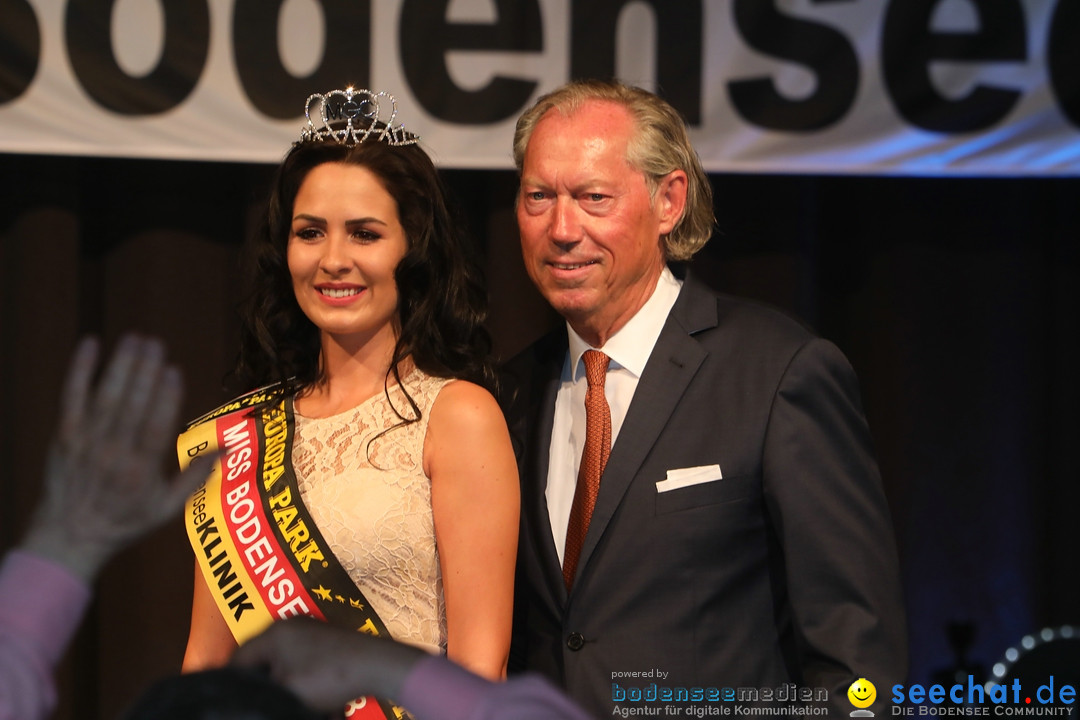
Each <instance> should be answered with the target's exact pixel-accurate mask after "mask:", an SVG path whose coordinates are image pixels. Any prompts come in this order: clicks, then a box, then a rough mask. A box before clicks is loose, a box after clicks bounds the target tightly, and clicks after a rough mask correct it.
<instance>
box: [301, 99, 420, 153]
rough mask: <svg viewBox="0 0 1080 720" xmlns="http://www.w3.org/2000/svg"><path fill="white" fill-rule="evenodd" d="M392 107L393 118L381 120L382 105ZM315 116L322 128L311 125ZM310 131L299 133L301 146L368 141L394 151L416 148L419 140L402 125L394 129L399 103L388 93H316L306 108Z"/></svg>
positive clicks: (305, 112)
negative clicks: (325, 142) (385, 101)
mask: <svg viewBox="0 0 1080 720" xmlns="http://www.w3.org/2000/svg"><path fill="white" fill-rule="evenodd" d="M380 99H382V100H387V101H389V103H390V118H389V119H388V120H385V121H383V120H380V119H379V113H380V111H381V108H380V104H379V101H380ZM312 114H314V115H315V116H316V118H321V120H322V126H321V127H318V126H316V125H315V123H314V122H312ZM304 117H306V118H307V127H306V128H304V129H303V131H302V132H301V133H300V142H311V141H317V140H333V141H337V142H339V143H341V144H342V145H358V144H360V143H362V142H364V141H365V140H367V139H368V138H369V137H370V138H371V139H372V140H375V141H376V142H384V143H386V144H387V145H390V146H392V147H397V146H400V145H414V144H416V142H417V141H419V140H420V136H419V135H416V134H415V133H411V132H409V131H408V130H406V129H405V126H404V125H402V124H401V123H398V125H396V126H395V125H394V118H396V117H397V100H395V99H394V96H393V95H391V94H390V93H386V92H374V91H372V90H357V89H354V88H351V87H347V88H345V89H344V90H331V91H330V92H327V93H316V94H314V95H312V96H310V97H309V98H308V99H307V102H306V103H305V104H304Z"/></svg>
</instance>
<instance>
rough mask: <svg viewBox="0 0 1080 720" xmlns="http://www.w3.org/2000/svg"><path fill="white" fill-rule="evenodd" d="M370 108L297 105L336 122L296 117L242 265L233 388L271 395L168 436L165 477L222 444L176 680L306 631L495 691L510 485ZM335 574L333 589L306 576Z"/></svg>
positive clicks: (419, 173) (473, 321)
mask: <svg viewBox="0 0 1080 720" xmlns="http://www.w3.org/2000/svg"><path fill="white" fill-rule="evenodd" d="M386 99H389V101H390V102H391V103H392V102H393V99H392V98H390V97H389V96H387V95H384V94H381V93H380V94H374V93H370V92H368V91H353V90H352V89H348V90H345V91H334V92H333V93H328V94H327V95H325V96H323V95H316V96H312V98H311V99H309V100H308V105H309V107H308V117H309V118H310V117H311V106H312V104H313V103H315V104H316V105H321V106H322V107H321V109H322V116H323V119H324V121H325V120H326V118H327V117H334V116H337V117H341V118H343V120H342V121H341V123H332V122H331V123H328V124H327V126H326V127H321V128H316V127H315V125H314V124H313V123H312V122H311V121H310V120H309V129H308V131H306V132H305V133H304V135H303V136H302V139H301V141H300V142H298V143H296V144H295V145H294V146H293V148H292V149H291V150H290V151H289V153H288V154H287V155H286V157H285V159H284V161H283V162H282V164H281V166H280V167H279V169H278V171H277V174H276V176H275V181H274V185H273V189H272V192H271V195H270V198H269V205H268V212H267V217H266V227H265V228H264V230H263V231H261V232H260V233H259V234H258V236H257V238H256V240H255V242H254V243H253V251H252V253H251V255H252V256H253V257H252V258H251V259H252V260H253V269H254V278H253V280H254V284H255V285H254V292H253V294H252V297H251V299H250V302H249V303H248V305H247V307H246V311H245V324H246V328H245V335H244V337H243V339H242V343H241V355H240V363H239V367H238V373H239V375H240V377H241V378H243V379H244V380H246V381H247V385H246V386H247V387H253V386H259V385H266V384H268V383H274V384H273V385H271V386H270V387H269V388H264V389H263V390H262V391H260V392H257V393H256V394H254V395H249V396H247V397H246V398H241V399H240V400H238V401H237V402H234V403H233V404H231V405H228V406H226V407H224V408H222V409H220V410H219V411H217V412H215V413H211V414H210V416H209V419H207V420H205V421H196V423H194V424H193V425H194V427H193V428H192V429H191V430H189V432H188V433H185V435H184V436H182V438H181V443H180V452H181V458H182V459H183V458H185V457H187V456H192V455H196V454H199V453H200V452H205V451H208V450H213V449H214V448H215V447H216V446H217V445H218V444H223V445H224V446H225V447H226V448H227V453H226V454H225V456H224V459H223V460H222V463H221V475H223V476H224V477H223V479H222V484H221V486H220V488H216V487H210V488H208V489H207V491H206V492H205V493H204V492H203V491H200V492H199V493H196V495H195V496H194V497H193V500H192V503H191V504H190V506H189V512H188V520H189V522H188V525H189V528H188V529H189V535H190V537H191V539H192V544H193V547H194V549H195V555H196V558H197V560H198V564H197V567H196V576H197V577H196V583H195V596H194V602H193V607H192V619H191V634H190V637H189V641H188V647H187V652H186V654H185V658H184V668H185V670H196V669H202V668H208V667H213V666H218V665H221V664H223V663H224V662H225V661H226V660H227V659H228V657H229V656H230V655H231V653H232V650H233V649H234V648H235V647H236V640H235V639H234V637H235V638H238V639H239V640H241V641H242V640H244V639H246V638H247V637H249V636H250V635H252V634H254V633H255V632H257V631H259V630H261V628H262V627H264V626H265V624H266V623H268V622H270V621H271V620H273V619H278V618H283V617H288V616H290V615H294V614H313V615H315V616H317V617H319V616H325V617H326V619H329V620H330V621H332V622H338V623H341V624H347V625H349V626H352V627H356V628H359V629H363V630H367V631H369V632H375V633H377V634H384V633H386V632H388V633H389V634H390V635H391V636H392V637H394V638H395V639H397V640H401V641H404V642H408V643H412V644H415V645H419V646H421V647H425V648H427V649H429V650H431V651H443V652H445V653H446V654H447V655H448V656H449V657H450V658H451V659H453V660H455V661H457V662H459V663H461V664H462V665H464V666H466V667H468V668H470V669H471V670H473V671H475V672H477V673H479V674H481V675H484V676H487V677H489V678H496V679H497V678H501V677H503V676H504V675H505V667H506V659H507V655H508V652H509V644H510V621H511V605H512V593H513V566H514V556H515V552H516V543H517V523H518V484H517V470H516V465H515V461H514V456H513V451H512V449H511V446H510V440H509V435H508V433H507V429H506V424H505V421H504V420H503V417H502V414H501V412H500V410H499V408H498V405H497V404H496V403H495V400H494V399H493V398H492V396H491V394H490V393H489V392H488V390H486V389H484V387H482V385H481V384H482V383H487V382H489V379H490V378H491V377H492V373H491V368H490V365H489V360H488V355H487V351H488V349H489V342H488V338H487V336H486V334H485V332H484V330H483V328H482V325H481V323H482V320H483V318H484V313H483V308H484V298H483V293H482V291H481V288H480V286H479V284H478V282H477V272H476V270H475V267H474V266H473V265H472V264H471V262H470V261H468V260H467V258H468V256H469V253H468V248H467V246H466V243H465V242H464V240H463V238H462V237H461V236H460V233H459V230H458V226H457V225H456V224H455V223H454V222H453V219H452V217H451V214H450V212H449V209H448V207H447V205H446V201H445V192H444V189H443V186H442V184H441V181H440V179H439V176H438V174H437V172H436V170H435V168H434V166H433V165H432V163H431V160H430V159H429V158H428V156H427V154H426V153H425V152H424V151H423V150H422V149H421V148H420V147H419V146H418V145H416V144H415V140H416V138H415V136H412V135H410V134H409V133H406V132H405V131H404V130H403V129H402V128H401V127H400V126H398V127H393V126H392V121H393V117H391V120H390V123H388V124H383V123H382V122H379V121H378V112H379V110H378V103H379V101H380V100H386ZM241 407H242V409H238V408H241ZM249 408H253V409H249ZM234 417H235V418H239V420H237V423H248V424H247V425H242V424H233V421H232V420H231V419H230V418H234ZM215 423H216V426H215V425H214V424H215ZM208 426H214V427H216V428H217V429H216V430H212V431H204V430H205V428H206V427H208ZM249 430H250V433H249V432H248V431H249ZM200 433H201V434H200ZM204 438H205V439H204ZM282 438H285V440H282ZM249 443H250V445H249ZM282 443H286V444H282ZM256 445H258V448H257V449H256V447H255V446H256ZM286 450H288V452H285V451H286ZM260 453H261V454H260ZM282 457H285V461H284V462H283V461H282ZM288 459H291V460H292V465H293V468H292V469H290V468H289V467H288V464H289V463H288ZM291 470H295V477H296V480H295V485H293V486H290V485H287V484H284V483H286V480H287V478H288V477H289V476H290V475H291ZM257 496H258V497H257ZM260 512H261V514H260ZM260 518H261V519H260ZM230 523H231V525H230V527H231V531H229V532H226V531H225V529H224V526H225V525H229V524H230ZM312 525H313V526H314V527H311V526H312ZM264 536H265V540H266V541H265V542H264ZM275 539H276V543H275V542H272V541H273V540H275ZM219 541H221V542H219ZM230 543H231V550H230V553H231V554H225V549H226V546H229V545H230ZM271 548H275V549H276V551H277V555H274V554H272V553H271V552H270V549H271ZM331 553H332V556H331ZM275 558H276V559H275ZM335 560H336V561H337V563H340V569H342V570H344V571H345V572H346V573H347V576H348V577H347V578H346V579H345V580H344V581H343V582H338V584H337V585H336V586H335V585H332V584H331V582H332V581H333V577H338V579H339V580H340V578H342V577H344V575H340V574H339V575H337V576H333V577H331V579H330V580H325V579H323V578H321V577H315V576H314V574H315V573H319V572H330V573H332V572H334V571H336V570H337V563H335ZM287 570H291V571H292V572H293V575H290V574H288V573H287V572H286V571H287ZM309 575H310V577H309ZM234 576H235V577H234ZM294 576H295V580H293V579H292V578H293V577H294ZM350 581H351V583H350ZM346 585H348V587H345V586H346ZM298 586H303V588H304V589H306V590H307V592H306V594H305V593H304V592H302V591H301V589H300V587H298ZM215 596H216V598H215ZM260 598H261V600H262V602H261V603H260V602H259V600H260ZM372 611H374V613H373V614H371V615H370V616H369V613H371V612H372ZM348 612H354V613H359V614H357V615H356V616H355V617H350V616H348ZM335 613H339V614H340V613H345V614H344V615H342V616H340V619H336V620H335V615H334V614H335Z"/></svg>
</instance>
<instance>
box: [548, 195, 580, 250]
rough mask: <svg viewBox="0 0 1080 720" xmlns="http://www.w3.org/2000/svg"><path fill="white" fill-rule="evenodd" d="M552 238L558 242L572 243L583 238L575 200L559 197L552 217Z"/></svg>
mask: <svg viewBox="0 0 1080 720" xmlns="http://www.w3.org/2000/svg"><path fill="white" fill-rule="evenodd" d="M551 239H552V240H554V241H555V242H557V243H562V244H565V243H572V242H577V241H578V240H580V239H581V223H580V222H579V221H578V217H577V207H576V206H575V205H574V202H573V200H571V199H570V198H566V197H559V198H556V200H555V207H554V208H553V210H552V217H551Z"/></svg>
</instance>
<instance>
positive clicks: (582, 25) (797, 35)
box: [0, 0, 1080, 175]
mask: <svg viewBox="0 0 1080 720" xmlns="http://www.w3.org/2000/svg"><path fill="white" fill-rule="evenodd" d="M611 75H616V76H618V77H620V78H622V79H623V80H626V81H628V82H632V83H635V84H638V85H641V86H643V87H647V88H649V89H653V90H659V91H660V92H661V93H662V94H664V96H665V97H667V98H668V99H669V100H670V101H671V102H672V103H673V104H674V105H675V106H676V107H678V108H679V109H680V110H681V111H682V112H683V113H684V115H685V116H686V117H687V119H688V122H689V123H690V125H691V131H692V136H693V138H694V141H695V144H696V145H697V148H698V151H699V153H700V154H701V157H702V160H703V161H704V164H705V166H706V168H707V169H708V170H710V171H716V172H767V173H772V172H777V173H789V172H797V173H836V172H839V173H875V174H915V175H919V174H927V175H942V174H961V175H965V174H971V175H1024V174H1032V175H1076V174H1080V0H1057V1H1056V2H1055V1H1054V0H651V1H646V0H66V1H65V0H0V152H17V153H44V154H65V155H103V156H124V157H150V158H175V159H198V160H221V161H251V162H276V161H277V160H279V159H280V158H281V156H282V154H283V153H284V152H285V150H286V149H287V148H288V146H289V144H290V143H291V142H292V141H293V140H294V139H296V137H297V136H298V135H299V132H300V130H301V127H302V125H303V107H304V100H305V99H306V97H307V96H308V95H309V94H311V93H316V92H326V91H329V90H332V89H335V88H342V87H345V86H346V85H349V84H351V85H353V86H356V87H360V88H371V89H374V90H385V91H388V92H390V93H393V94H394V95H395V96H396V97H397V98H398V110H399V115H398V120H399V121H401V122H403V123H404V124H405V127H406V128H407V129H408V130H411V131H413V132H417V133H419V134H420V135H421V136H422V137H423V144H424V146H425V147H426V148H427V149H428V151H429V152H431V154H432V155H433V157H435V159H436V161H437V162H438V163H440V164H441V165H443V166H447V167H461V168H509V167H511V166H512V162H511V155H510V144H511V137H512V135H513V127H514V122H515V120H516V118H517V116H518V114H519V113H520V112H521V111H522V110H524V109H525V108H526V107H528V106H529V105H530V104H531V102H532V101H533V100H535V98H536V97H537V96H538V95H539V94H540V93H543V92H545V91H547V90H550V89H552V88H554V87H556V86H558V85H560V84H562V83H563V82H565V81H567V80H568V79H570V78H572V77H584V76H599V77H603V76H611Z"/></svg>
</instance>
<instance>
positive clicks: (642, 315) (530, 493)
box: [504, 81, 907, 716]
mask: <svg viewBox="0 0 1080 720" xmlns="http://www.w3.org/2000/svg"><path fill="white" fill-rule="evenodd" d="M514 156H515V162H516V164H517V168H518V172H519V174H520V182H521V187H520V192H519V196H518V201H517V218H518V224H519V227H520V231H521V246H522V254H523V256H524V261H525V265H526V268H527V270H528V272H529V275H530V277H531V278H532V280H533V282H534V283H535V284H536V286H537V287H538V288H539V289H540V292H541V293H542V294H543V295H544V297H545V298H546V299H547V300H548V302H549V303H550V304H551V305H552V306H553V307H554V308H555V309H556V310H557V311H558V312H559V313H560V314H561V315H562V316H563V317H564V318H565V319H566V324H567V327H566V329H565V330H564V329H561V328H560V329H559V330H558V331H556V332H555V333H553V334H551V335H549V336H547V337H545V338H543V339H541V340H540V341H539V342H537V343H536V344H535V345H534V346H533V347H531V348H529V349H528V350H526V351H525V352H524V353H523V354H522V355H520V356H519V357H517V358H515V359H514V360H513V361H511V363H509V365H508V367H507V375H508V377H507V382H506V385H505V393H504V397H505V401H504V403H505V406H506V412H507V417H508V420H509V424H510V429H511V433H512V435H513V436H514V438H515V441H516V442H517V443H518V445H519V447H518V450H519V453H520V457H519V463H520V472H521V479H522V508H523V510H522V532H521V536H520V552H519V567H518V572H519V586H518V588H517V591H516V594H517V598H518V601H519V608H518V611H517V617H516V627H515V641H514V648H513V650H512V652H511V661H512V662H513V663H515V664H516V665H518V666H523V667H524V668H525V669H529V670H538V671H540V672H542V673H544V674H546V675H547V676H549V677H551V678H552V679H554V680H555V681H556V682H558V683H561V684H562V685H563V686H564V687H565V688H566V689H567V691H568V693H569V694H570V695H571V697H573V698H575V699H576V700H578V701H579V702H580V703H582V704H583V705H584V707H585V708H586V709H588V710H590V711H591V712H593V713H595V714H597V715H598V716H610V715H612V713H613V711H614V710H615V709H616V708H629V707H641V706H651V707H652V708H659V706H661V705H676V706H678V705H682V706H683V707H687V706H688V705H690V704H693V705H702V704H709V703H710V701H711V702H712V703H713V704H724V703H725V702H726V703H727V705H728V707H729V708H730V707H732V706H733V705H734V704H737V703H738V704H748V703H751V702H755V701H756V702H757V703H759V704H761V705H772V706H774V707H775V706H779V705H791V704H796V705H798V706H800V707H801V706H805V705H814V704H816V705H818V706H821V705H823V704H827V705H828V706H829V707H830V708H831V713H832V714H838V713H843V714H848V713H850V712H851V711H852V710H853V706H852V704H851V703H850V702H849V701H848V699H847V695H846V693H847V690H848V688H849V686H850V685H851V684H852V683H853V682H854V681H856V680H858V679H859V678H865V679H867V680H869V681H870V682H871V683H874V684H876V685H877V686H878V687H881V688H882V692H881V693H880V696H879V702H878V703H877V704H876V705H875V706H874V707H872V708H871V709H872V710H875V711H877V712H878V713H880V712H881V708H882V705H883V703H882V702H880V700H883V699H885V698H887V696H888V693H887V692H884V689H885V688H888V687H890V686H891V685H892V684H893V683H895V682H902V681H903V675H904V673H905V671H906V662H907V657H906V643H905V627H904V617H903V609H902V606H901V597H900V586H899V578H898V575H899V573H898V570H897V562H896V553H895V549H894V543H893V539H892V528H891V524H890V519H889V514H888V509H887V507H886V502H885V498H884V495H883V492H882V487H881V481H880V477H879V474H878V470H877V466H876V463H875V461H874V458H873V455H872V451H871V447H870V444H871V443H870V436H869V432H868V429H867V426H866V422H865V419H864V417H863V413H862V410H861V407H860V402H859V399H858V388H857V381H856V378H855V376H854V373H853V372H852V370H851V368H850V366H849V365H848V363H847V361H846V360H845V358H844V357H843V355H842V354H841V353H840V352H839V351H838V350H837V349H836V348H835V347H834V346H833V345H831V344H830V343H828V342H826V341H824V340H821V339H818V338H816V337H814V336H813V335H812V334H810V333H809V332H807V331H806V330H805V329H803V328H802V327H801V326H800V325H798V324H797V323H795V322H794V321H792V320H790V319H788V318H786V317H784V316H782V315H780V314H779V313H777V312H774V311H772V310H769V309H765V308H763V307H759V306H757V305H754V304H750V303H747V302H742V301H739V300H735V299H733V298H730V297H726V296H723V295H717V294H715V293H713V292H711V291H710V290H708V289H707V288H705V287H704V286H703V285H702V284H700V283H698V282H696V281H695V280H694V279H693V278H692V277H686V278H685V279H682V280H680V279H679V278H677V277H676V276H675V275H674V274H673V273H672V271H671V270H670V269H669V268H668V266H667V263H668V262H670V261H682V260H688V259H689V258H690V257H691V256H692V255H693V254H694V253H695V252H696V251H697V250H699V249H700V248H701V247H702V246H703V245H704V243H705V242H706V241H707V240H708V238H709V235H710V234H711V230H712V225H713V216H712V199H711V191H710V189H709V185H708V181H707V179H706V177H705V175H704V172H703V171H702V168H701V165H700V163H699V161H698V158H697V155H696V153H695V152H694V150H693V147H692V146H691V144H690V141H689V138H688V135H687V132H686V128H685V125H684V123H683V121H682V119H681V118H680V116H679V115H678V113H677V112H676V111H675V110H674V109H673V108H671V107H670V106H669V105H668V104H667V103H666V102H664V101H663V100H661V99H660V98H658V97H656V96H655V95H652V94H650V93H647V92H645V91H642V90H639V89H637V88H632V87H626V86H623V85H620V84H616V83H606V82H597V81H585V82H578V83H572V84H570V85H568V86H565V87H563V88H560V89H558V90H556V91H555V92H553V93H551V94H549V95H547V96H544V97H542V98H540V100H539V101H538V102H537V104H536V105H535V106H534V107H533V108H532V109H530V110H529V111H527V112H526V113H525V114H524V115H523V116H522V117H521V119H520V120H519V121H518V125H517V131H516V133H515V138H514ZM587 350H598V351H601V352H602V353H603V354H602V355H601V354H599V353H592V352H586V351H587ZM605 363H606V371H605V367H604V366H605ZM590 376H591V377H590ZM792 683H793V684H794V685H795V689H794V691H792V689H791V688H792V685H791V684H792ZM727 689H730V690H727ZM808 695H809V697H810V699H811V700H812V701H811V702H803V700H806V699H807V697H808ZM826 695H827V698H828V700H827V703H826V702H825V701H824V700H823V698H824V697H825V696H826ZM792 701H797V702H794V703H792ZM664 712H667V713H668V714H682V715H685V714H686V713H684V712H682V711H681V710H670V711H668V710H665V711H664Z"/></svg>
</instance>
